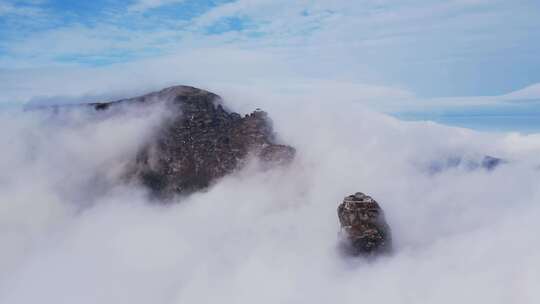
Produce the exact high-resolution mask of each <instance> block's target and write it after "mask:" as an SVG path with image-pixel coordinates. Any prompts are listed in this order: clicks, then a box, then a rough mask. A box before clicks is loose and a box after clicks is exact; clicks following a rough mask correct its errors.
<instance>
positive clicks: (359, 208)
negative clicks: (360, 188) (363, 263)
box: [337, 192, 392, 255]
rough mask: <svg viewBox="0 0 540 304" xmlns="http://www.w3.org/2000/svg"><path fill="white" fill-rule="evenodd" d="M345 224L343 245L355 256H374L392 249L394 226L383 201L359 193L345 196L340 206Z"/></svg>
mask: <svg viewBox="0 0 540 304" xmlns="http://www.w3.org/2000/svg"><path fill="white" fill-rule="evenodd" d="M337 212H338V217H339V222H340V224H341V228H342V231H341V236H342V240H341V242H342V243H341V244H340V245H341V248H342V249H343V250H344V251H345V252H346V253H348V254H352V255H372V254H375V253H384V252H388V251H389V250H390V249H391V245H392V244H391V242H392V237H391V232H390V227H389V226H388V224H387V223H386V220H385V218H384V212H383V210H382V209H381V207H380V206H379V204H378V203H377V202H376V201H375V200H374V199H373V198H371V197H370V196H368V195H365V194H364V193H361V192H357V193H355V194H353V195H349V196H347V197H345V198H344V199H343V203H341V204H340V205H339V207H338V210H337Z"/></svg>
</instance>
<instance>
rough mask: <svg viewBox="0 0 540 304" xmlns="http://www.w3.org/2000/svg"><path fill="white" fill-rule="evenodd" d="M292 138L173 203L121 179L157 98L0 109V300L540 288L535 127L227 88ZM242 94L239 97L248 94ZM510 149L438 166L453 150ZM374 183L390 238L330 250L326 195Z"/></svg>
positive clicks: (333, 240)
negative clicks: (364, 247) (491, 126)
mask: <svg viewBox="0 0 540 304" xmlns="http://www.w3.org/2000/svg"><path fill="white" fill-rule="evenodd" d="M220 93H221V94H222V95H223V96H224V98H225V99H226V103H227V105H230V107H231V108H232V109H235V110H237V111H240V112H248V111H250V110H253V109H255V108H257V107H259V108H262V109H264V110H266V111H268V112H269V114H270V116H271V117H272V119H273V121H274V128H275V130H276V132H277V133H278V134H279V137H280V140H282V141H284V142H286V143H288V144H291V145H292V146H294V147H296V149H297V151H298V154H297V159H296V160H295V161H294V163H293V164H291V165H290V166H289V167H286V168H275V169H273V170H261V169H260V168H259V167H258V164H257V163H250V164H249V165H248V166H247V167H246V168H243V169H242V170H240V171H238V172H236V173H235V174H233V175H230V176H227V177H225V178H223V179H222V180H220V181H219V182H218V183H217V184H216V185H215V186H213V187H212V188H210V189H208V191H205V192H201V193H197V194H194V195H192V196H190V197H188V198H178V199H177V200H178V204H173V205H167V206H162V205H157V204H152V203H150V202H148V200H147V196H146V192H145V190H144V189H141V188H139V187H138V186H137V185H133V184H129V183H126V182H125V181H124V180H123V179H122V174H123V173H124V169H125V165H126V163H127V162H128V161H129V160H130V159H132V158H133V157H134V154H135V153H136V151H137V148H138V147H140V146H141V145H142V144H144V142H145V140H146V139H147V138H148V137H149V136H152V132H153V131H154V130H155V127H156V126H157V125H158V123H159V121H160V120H162V119H164V117H166V115H167V109H159V108H158V109H131V110H126V111H120V112H119V113H113V114H110V115H108V114H106V115H103V116H102V117H98V118H96V116H95V114H92V113H91V112H89V111H86V110H82V109H80V110H78V109H74V110H70V111H65V112H61V113H58V114H55V115H50V114H47V113H44V112H41V111H26V112H21V111H17V110H9V111H7V110H6V111H3V112H0V146H1V147H2V149H1V152H0V208H1V209H0V242H1V247H2V248H3V250H1V251H0V303H10V304H11V303H36V302H40V303H111V304H112V303H215V302H217V301H219V302H221V303H253V302H256V303H299V302H300V303H304V302H305V303H308V302H310V303H331V302H332V303H333V302H335V303H358V302H366V303H369V302H376V303H396V302H397V303H456V302H464V303H509V302H514V303H538V302H539V301H540V292H538V291H537V288H536V286H537V284H538V281H539V280H540V261H539V260H538V256H539V254H540V237H539V236H538V234H537V233H535V231H536V230H537V229H539V228H540V223H539V221H538V217H539V216H540V212H539V211H540V208H539V205H538V202H539V199H540V190H539V187H538V178H539V175H540V171H539V170H538V166H539V165H540V161H539V160H538V159H537V155H538V152H539V151H540V135H534V134H532V135H520V134H517V133H516V134H489V133H479V132H474V131H470V130H466V129H459V128H450V127H445V126H441V125H437V124H434V123H420V122H403V121H399V120H397V119H394V118H391V117H389V116H386V115H382V114H379V113H375V112H372V111H369V110H367V109H365V108H363V107H362V106H361V105H359V104H357V103H353V102H349V101H347V100H346V98H341V97H339V96H335V97H334V100H328V99H326V98H315V97H313V96H309V98H308V97H306V98H303V97H302V96H293V97H290V96H289V97H288V96H286V95H285V94H284V95H279V94H276V95H273V96H266V97H265V96H257V95H256V94H254V93H253V92H249V94H243V92H242V91H232V90H231V91H227V90H226V89H224V90H222V91H221V92H220ZM243 96H244V97H243ZM484 155H492V156H496V157H500V158H503V159H505V160H507V161H508V163H505V164H503V165H501V166H499V167H497V168H496V169H495V170H492V171H489V170H484V169H476V170H468V169H466V168H463V167H455V168H447V169H445V170H442V171H441V172H438V173H437V174H432V173H430V172H429V170H428V169H429V166H430V164H432V163H433V162H436V161H440V160H441V159H443V160H444V159H447V158H449V157H456V156H459V157H463V158H465V159H471V160H476V159H481V158H482V157H483V156H484ZM356 191H362V192H365V193H368V194H369V195H371V196H373V197H374V198H375V199H376V200H377V201H378V202H379V203H380V205H381V207H382V208H383V209H384V211H385V213H386V219H387V221H388V223H389V225H390V226H391V227H392V235H393V240H394V249H395V252H394V253H393V254H392V255H391V256H387V257H382V258H379V259H376V260H375V261H371V262H368V261H366V260H363V259H351V258H344V257H342V256H340V255H339V254H338V252H337V248H336V245H337V233H338V230H339V224H338V219H337V213H336V208H337V206H338V204H339V203H340V201H341V200H342V199H343V197H344V196H346V195H348V194H351V193H353V192H356Z"/></svg>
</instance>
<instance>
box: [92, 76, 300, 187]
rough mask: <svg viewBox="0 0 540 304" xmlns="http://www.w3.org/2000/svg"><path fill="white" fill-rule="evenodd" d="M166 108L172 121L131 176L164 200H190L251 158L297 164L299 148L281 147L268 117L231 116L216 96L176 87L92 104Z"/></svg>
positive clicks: (151, 143) (98, 106) (102, 107)
mask: <svg viewBox="0 0 540 304" xmlns="http://www.w3.org/2000/svg"><path fill="white" fill-rule="evenodd" d="M161 102H165V103H167V106H169V107H170V109H171V110H172V112H173V113H172V118H170V119H168V120H166V121H165V122H164V125H163V126H162V127H161V130H160V132H159V133H158V134H157V135H156V136H154V137H153V138H152V139H151V140H150V141H149V142H148V144H147V145H146V146H145V147H144V148H143V149H142V150H141V151H140V152H139V153H138V157H137V159H136V161H135V164H134V165H133V170H132V173H131V176H132V177H134V178H136V179H138V180H140V181H141V182H142V183H143V184H144V185H146V186H148V187H149V188H150V189H151V190H152V192H153V193H154V194H156V195H158V196H160V197H168V196H170V195H172V194H189V193H191V192H194V191H197V190H201V189H204V188H206V187H208V186H209V185H210V184H211V183H212V182H213V181H215V180H216V179H218V178H220V177H223V176H225V175H226V174H228V173H231V172H232V171H234V170H235V169H236V168H238V167H239V166H241V165H242V163H243V162H244V161H245V160H246V158H247V157H248V156H249V155H253V156H254V157H258V158H259V159H260V160H261V161H263V162H265V163H267V164H271V165H274V164H283V163H286V162H289V161H290V160H292V159H293V157H294V154H295V150H294V148H292V147H290V146H287V145H282V144H278V143H277V142H276V138H275V134H274V132H273V130H272V123H271V120H270V118H269V117H268V115H267V114H266V113H265V112H263V111H260V110H256V111H255V112H253V113H251V114H248V115H245V116H241V115H240V114H238V113H234V112H230V111H227V110H226V109H225V108H224V105H223V103H222V100H221V98H220V97H219V96H217V95H216V94H213V93H210V92H207V91H204V90H200V89H197V88H193V87H187V86H175V87H170V88H167V89H164V90H162V91H159V92H155V93H150V94H148V95H144V96H141V97H137V98H131V99H125V100H119V101H115V102H107V103H93V104H91V106H93V107H94V108H95V109H96V110H108V109H109V108H111V107H114V106H115V105H119V104H129V103H146V104H152V103H161Z"/></svg>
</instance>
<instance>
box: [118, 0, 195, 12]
mask: <svg viewBox="0 0 540 304" xmlns="http://www.w3.org/2000/svg"><path fill="white" fill-rule="evenodd" d="M184 1H185V0H136V1H135V3H133V4H131V5H130V6H129V7H128V11H130V12H144V11H147V10H149V9H153V8H157V7H161V6H164V5H169V4H175V3H181V2H184Z"/></svg>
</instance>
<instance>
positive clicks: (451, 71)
mask: <svg viewBox="0 0 540 304" xmlns="http://www.w3.org/2000/svg"><path fill="white" fill-rule="evenodd" d="M538 54H540V1H537V0H513V1H508V0H448V1H435V0H400V1H390V0H357V1H350V0H319V1H315V0H236V1H233V0H212V1H209V0H197V1H194V0H131V1H111V0H94V1H60V0H20V1H15V0H0V83H2V84H1V85H0V89H2V90H3V91H4V92H7V93H6V94H4V95H6V96H8V97H5V98H9V101H12V102H17V101H20V100H26V101H27V100H28V99H31V98H34V97H35V96H37V95H39V96H46V95H51V94H52V95H54V94H59V93H58V92H52V91H48V89H49V88H48V87H51V86H55V85H56V84H55V82H54V81H53V80H52V78H55V79H58V80H57V82H58V83H65V81H64V79H75V78H77V77H78V78H77V79H88V78H92V77H94V78H95V76H89V75H95V74H99V75H105V74H107V75H118V77H116V78H120V77H123V78H126V77H129V76H126V75H128V74H129V73H128V72H127V70H133V71H137V72H131V74H130V75H133V74H134V73H135V74H137V75H139V78H141V77H142V78H144V80H145V81H154V80H155V79H157V78H160V79H162V82H174V81H180V80H183V81H186V80H187V81H188V82H189V80H191V79H192V78H193V79H197V81H193V82H194V83H200V82H201V80H203V82H204V80H208V79H211V80H212V82H215V81H217V80H219V81H222V82H223V81H228V82H231V81H235V82H236V83H247V82H249V81H255V80H260V81H261V82H262V81H267V82H272V81H273V82H274V83H273V84H276V85H277V83H278V82H279V81H282V80H283V79H287V82H289V83H290V80H291V79H301V80H302V81H304V82H305V81H306V79H307V80H309V81H314V82H317V83H319V82H320V81H323V80H327V81H328V82H332V83H334V82H336V81H337V82H341V83H345V84H346V85H345V86H348V85H347V84H349V83H354V84H358V85H359V86H362V88H366V87H373V88H380V87H384V88H388V90H387V92H390V93H389V96H390V97H392V98H394V97H396V96H398V97H399V98H402V99H410V98H409V97H410V96H414V98H415V99H422V100H423V101H426V100H431V101H433V102H437V100H438V99H436V98H439V97H461V96H475V97H478V96H498V97H497V98H496V99H500V98H499V97H500V96H504V95H508V94H509V93H511V92H515V91H519V90H521V89H523V88H526V87H531V86H532V87H533V88H534V90H530V89H529V90H528V91H527V92H532V93H533V94H532V95H531V96H528V97H527V98H531V99H535V98H537V97H540V88H539V87H535V84H537V83H540V59H539V57H538ZM167 66H175V67H178V66H180V67H181V68H177V73H176V74H171V73H172V72H170V71H168V72H167V73H165V74H167V75H161V74H163V73H161V71H162V70H163V68H161V70H160V68H159V67H167ZM148 71H153V73H155V74H154V75H152V76H148V75H146V76H144V75H145V73H146V74H148V73H149V72H148ZM70 73H71V74H70ZM85 73H86V74H85ZM75 74H76V75H78V76H74V75H75ZM157 74H159V75H157ZM44 75H47V77H45V76H44ZM68 75H69V76H68ZM85 75H86V76H85ZM120 75H122V76H120ZM100 77H102V76H100ZM110 77H111V78H112V76H110ZM145 77H146V78H145ZM167 77H168V78H167ZM103 78H105V77H103ZM21 80H26V81H28V83H23V81H21ZM81 81H82V80H81ZM106 83H112V82H110V81H109V82H106ZM156 83H157V82H156ZM38 84H39V85H41V87H37V86H38ZM101 85H102V84H101ZM208 85H210V84H208ZM88 86H90V84H88ZM95 86H96V87H97V86H98V84H97V83H96V84H95ZM83 87H84V86H83V85H82V84H76V83H70V84H69V86H67V87H64V88H63V89H65V90H66V91H68V92H69V94H72V95H76V89H75V88H79V89H80V90H82V89H81V88H83ZM278 87H279V86H278ZM70 89H72V91H70ZM375 90H378V89H375ZM371 91H373V90H371ZM371 91H370V92H371ZM397 91H399V92H401V93H403V94H401V93H399V94H397V95H396V94H394V93H395V92H397ZM28 92H32V93H28ZM520 92H523V91H520ZM90 93H92V92H90ZM98 93H101V92H98ZM81 94H89V92H86V91H84V90H82V91H81ZM404 97H407V98H404ZM5 98H4V100H2V101H6V100H5Z"/></svg>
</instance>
